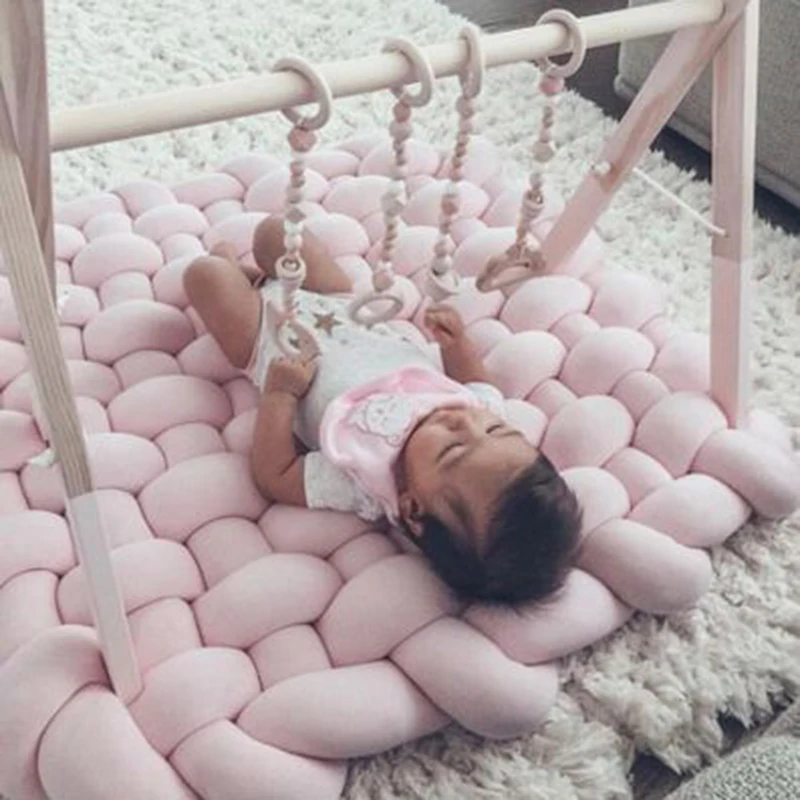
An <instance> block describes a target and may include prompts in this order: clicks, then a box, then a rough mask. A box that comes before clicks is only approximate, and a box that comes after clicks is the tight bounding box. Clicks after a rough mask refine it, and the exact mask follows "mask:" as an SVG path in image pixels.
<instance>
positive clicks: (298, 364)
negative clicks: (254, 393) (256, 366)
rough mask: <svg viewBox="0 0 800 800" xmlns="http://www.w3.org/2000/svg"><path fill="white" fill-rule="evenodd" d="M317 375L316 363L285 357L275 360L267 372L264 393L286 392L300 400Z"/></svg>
mask: <svg viewBox="0 0 800 800" xmlns="http://www.w3.org/2000/svg"><path fill="white" fill-rule="evenodd" d="M316 374H317V362H316V361H301V360H300V359H295V358H284V357H283V356H280V357H278V358H273V359H272V361H271V362H270V365H269V370H268V371H267V380H266V382H265V384H264V391H265V392H286V393H287V394H290V395H292V396H294V397H296V398H297V399H298V400H299V399H300V398H301V397H304V396H305V395H306V393H307V392H308V390H309V388H311V384H312V383H313V382H314V377H315V376H316Z"/></svg>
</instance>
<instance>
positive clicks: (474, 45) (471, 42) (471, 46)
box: [458, 24, 486, 100]
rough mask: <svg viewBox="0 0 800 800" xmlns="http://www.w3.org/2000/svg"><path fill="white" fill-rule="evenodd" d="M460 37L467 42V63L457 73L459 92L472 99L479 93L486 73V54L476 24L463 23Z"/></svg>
mask: <svg viewBox="0 0 800 800" xmlns="http://www.w3.org/2000/svg"><path fill="white" fill-rule="evenodd" d="M460 36H461V38H462V39H465V40H466V43H467V64H466V66H465V67H464V69H462V70H461V72H459V73H458V80H459V82H460V83H461V94H462V96H463V97H466V98H468V99H469V100H472V99H473V98H475V97H477V96H478V95H479V94H480V91H481V89H482V88H483V76H484V75H485V74H486V56H485V55H484V52H483V43H482V42H481V31H480V28H478V26H477V25H472V24H469V25H465V26H464V27H463V28H462V29H461V34H460Z"/></svg>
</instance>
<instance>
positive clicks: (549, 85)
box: [539, 75, 564, 97]
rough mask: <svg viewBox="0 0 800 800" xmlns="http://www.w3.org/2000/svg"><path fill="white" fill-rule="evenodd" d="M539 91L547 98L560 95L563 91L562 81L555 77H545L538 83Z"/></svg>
mask: <svg viewBox="0 0 800 800" xmlns="http://www.w3.org/2000/svg"><path fill="white" fill-rule="evenodd" d="M539 90H540V91H541V92H542V93H543V94H546V95H548V96H549V97H552V96H553V95H556V94H560V93H561V92H563V91H564V79H563V78H557V77H556V76H555V75H545V76H544V77H543V78H542V80H541V81H540V83H539Z"/></svg>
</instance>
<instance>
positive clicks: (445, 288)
mask: <svg viewBox="0 0 800 800" xmlns="http://www.w3.org/2000/svg"><path fill="white" fill-rule="evenodd" d="M461 36H462V38H464V39H466V41H467V50H468V54H469V60H468V63H467V66H466V67H465V68H464V69H463V70H461V72H460V73H459V76H458V79H459V82H460V84H461V94H460V95H459V97H458V100H456V112H457V113H458V133H457V135H456V144H455V148H454V150H453V155H452V157H451V159H450V181H449V183H448V184H447V188H446V189H445V191H444V193H443V194H442V204H441V212H440V215H439V235H438V237H437V240H436V245H435V247H434V255H433V259H432V260H431V263H430V267H429V269H428V277H427V282H426V290H427V293H428V295H429V296H430V297H431V299H432V300H433V301H434V302H441V301H442V300H446V299H447V298H448V297H452V296H453V295H455V294H458V292H459V291H460V289H461V285H460V280H459V276H458V274H457V273H456V272H455V271H454V270H453V257H452V253H451V239H450V231H451V229H452V227H453V222H454V221H455V218H456V217H457V215H458V212H459V209H460V206H461V193H460V182H461V181H462V179H463V177H464V162H465V160H466V155H467V151H468V149H469V143H470V139H471V137H472V132H473V121H472V119H473V117H474V116H475V98H476V97H477V95H478V94H479V93H480V91H481V87H482V85H483V75H484V71H485V67H486V64H485V59H484V55H483V48H482V46H481V40H480V31H479V29H478V28H477V27H476V26H475V25H467V26H465V27H464V29H463V30H462V31H461Z"/></svg>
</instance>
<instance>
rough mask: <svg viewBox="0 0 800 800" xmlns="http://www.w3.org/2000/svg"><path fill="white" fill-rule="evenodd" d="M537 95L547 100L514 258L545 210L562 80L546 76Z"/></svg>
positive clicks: (523, 198) (524, 246) (553, 154)
mask: <svg viewBox="0 0 800 800" xmlns="http://www.w3.org/2000/svg"><path fill="white" fill-rule="evenodd" d="M539 91H540V92H542V93H543V94H544V95H545V96H546V97H547V101H546V103H545V107H544V110H543V112H542V122H541V125H540V127H539V138H538V139H537V140H536V141H535V142H534V143H533V148H532V152H533V160H534V166H533V168H532V169H531V172H530V175H529V176H528V189H527V190H526V192H525V194H524V195H523V197H522V204H521V205H520V210H519V217H518V221H517V236H516V241H515V242H514V249H515V251H516V253H517V254H522V253H523V252H524V251H525V248H526V247H527V246H528V236H529V235H530V230H531V225H532V224H533V222H534V221H535V220H536V219H537V218H538V217H539V215H540V214H541V213H542V209H543V208H544V179H545V172H546V168H547V164H548V163H549V162H550V161H552V160H553V158H554V157H555V155H556V152H557V150H558V148H557V146H556V143H555V140H554V137H553V126H554V124H555V118H556V110H557V109H558V103H559V100H560V95H561V92H563V91H564V79H563V78H559V77H557V76H555V75H552V74H550V73H549V72H546V73H545V74H544V75H542V78H541V80H540V81H539Z"/></svg>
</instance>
